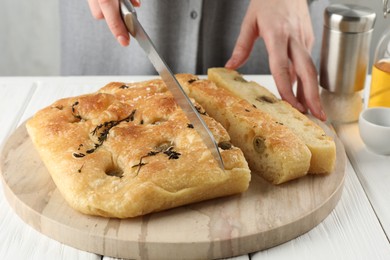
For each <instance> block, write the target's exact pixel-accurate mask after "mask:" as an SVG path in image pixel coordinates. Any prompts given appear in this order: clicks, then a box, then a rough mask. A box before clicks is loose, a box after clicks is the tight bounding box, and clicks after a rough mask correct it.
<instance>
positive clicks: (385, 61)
mask: <svg viewBox="0 0 390 260" xmlns="http://www.w3.org/2000/svg"><path fill="white" fill-rule="evenodd" d="M387 5H388V1H387V0H386V1H384V2H383V11H384V16H385V18H386V15H387V14H389V13H390V9H389V8H388V7H387ZM368 107H390V28H388V29H387V30H386V31H385V32H384V34H383V35H382V37H381V38H380V40H379V42H378V45H377V47H376V50H375V56H374V61H373V66H372V73H371V86H370V95H369V99H368Z"/></svg>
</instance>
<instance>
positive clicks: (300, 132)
mask: <svg viewBox="0 0 390 260" xmlns="http://www.w3.org/2000/svg"><path fill="white" fill-rule="evenodd" d="M208 79H209V80H211V81H213V82H214V83H215V84H217V85H218V86H219V87H221V88H224V89H226V90H228V91H230V92H231V93H232V94H233V95H235V96H237V97H239V98H242V99H245V100H247V101H248V102H249V103H251V104H253V105H254V106H256V109H258V110H260V111H262V112H265V113H267V114H269V115H270V116H271V117H273V118H274V119H275V120H276V121H278V122H279V123H281V124H283V125H285V126H286V127H288V128H289V129H290V130H291V131H292V132H293V133H294V134H295V135H296V136H297V137H298V138H300V139H301V140H302V141H303V142H304V143H305V144H306V146H307V147H308V148H309V150H310V152H311V161H310V168H309V173H312V174H328V173H331V172H332V171H333V169H334V165H335V162H336V145H335V142H334V141H333V139H332V138H331V137H330V136H327V135H326V133H325V132H324V130H323V129H322V128H321V127H320V126H318V125H317V124H315V123H314V122H313V121H312V120H310V119H309V118H308V117H307V116H305V115H304V114H302V113H300V112H299V111H298V110H296V109H295V108H293V107H292V106H291V105H290V104H289V103H287V102H285V101H283V100H280V99H278V98H277V97H276V96H275V95H273V94H272V93H271V92H270V91H269V90H268V89H266V88H265V87H263V86H261V85H259V84H258V83H256V82H253V81H246V80H245V79H244V78H243V77H242V75H240V74H239V73H238V72H237V71H234V70H229V69H226V68H210V69H209V70H208Z"/></svg>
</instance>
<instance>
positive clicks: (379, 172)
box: [0, 76, 390, 260]
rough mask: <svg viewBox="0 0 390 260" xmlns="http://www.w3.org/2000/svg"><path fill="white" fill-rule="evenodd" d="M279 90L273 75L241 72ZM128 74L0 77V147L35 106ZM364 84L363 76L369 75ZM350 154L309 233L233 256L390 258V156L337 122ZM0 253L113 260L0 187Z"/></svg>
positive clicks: (128, 79)
mask: <svg viewBox="0 0 390 260" xmlns="http://www.w3.org/2000/svg"><path fill="white" fill-rule="evenodd" d="M246 78H247V79H250V80H255V81H257V82H259V83H261V84H262V85H265V86H268V87H269V88H270V90H271V91H272V92H274V93H277V90H276V87H275V84H274V82H273V80H272V77H271V76H246ZM143 79H148V77H143V76H137V77H134V76H131V77H113V76H110V77H0V93H1V94H0V147H2V146H3V145H4V143H5V141H6V140H7V137H8V136H9V135H10V134H11V133H12V132H13V131H14V130H15V129H16V128H17V127H18V126H19V125H20V124H21V123H23V122H24V121H25V120H26V119H28V118H29V117H31V116H32V115H33V114H34V113H35V112H36V111H37V110H38V109H40V108H43V107H45V106H47V105H49V104H51V103H52V102H54V101H55V100H57V99H59V98H63V97H68V96H74V95H79V94H82V93H89V92H92V91H95V90H97V89H99V88H100V87H102V86H104V85H105V84H106V83H108V82H110V81H124V82H131V81H139V80H143ZM367 82H368V80H367ZM335 129H336V131H337V134H338V136H339V137H340V139H341V140H342V142H343V143H344V145H345V149H346V152H347V155H348V158H349V160H348V162H347V168H346V179H345V186H344V190H343V194H342V197H341V199H340V201H339V203H338V205H337V206H336V208H335V210H333V211H332V213H331V214H330V215H329V216H328V217H327V218H326V219H325V220H324V221H323V222H322V223H320V224H319V225H318V226H317V227H315V228H314V229H312V230H311V231H309V232H308V233H306V234H304V235H302V236H300V237H298V238H296V239H294V240H291V241H289V242H287V243H284V244H282V245H279V246H277V247H274V248H271V249H268V250H264V251H261V252H257V253H253V254H250V255H243V256H240V257H236V258H234V259H240V260H241V259H242V260H244V259H289V260H292V259H299V260H302V259H390V243H389V240H390V156H380V155H376V154H373V153H371V152H370V151H368V150H367V149H366V148H365V146H364V144H363V143H362V141H361V139H360V136H359V129H358V127H357V124H356V123H353V124H347V125H339V126H336V127H335ZM0 241H1V242H0V259H111V258H109V257H105V256H100V255H96V254H92V253H88V252H84V251H80V250H78V249H75V248H72V247H69V246H67V245H63V244H61V243H59V242H57V241H55V240H52V239H50V238H48V237H46V236H45V235H42V234H41V233H39V232H37V231H36V230H34V229H33V228H31V227H30V226H29V225H27V224H25V223H24V222H23V221H22V220H21V219H20V218H19V217H18V216H17V215H16V214H15V213H14V212H13V210H12V209H11V208H10V206H9V205H8V203H7V201H6V199H5V197H4V193H3V187H2V185H0Z"/></svg>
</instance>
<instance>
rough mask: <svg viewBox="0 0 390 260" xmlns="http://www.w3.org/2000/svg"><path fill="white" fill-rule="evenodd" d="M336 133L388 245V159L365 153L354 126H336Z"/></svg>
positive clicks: (389, 231)
mask: <svg viewBox="0 0 390 260" xmlns="http://www.w3.org/2000/svg"><path fill="white" fill-rule="evenodd" d="M336 130H337V133H338V134H339V136H340V138H341V139H342V140H343V142H344V143H345V144H346V147H347V149H346V152H347V154H348V157H349V159H350V161H351V163H352V165H353V167H354V170H355V172H356V174H357V176H358V177H359V180H360V182H361V184H362V186H363V188H364V190H365V192H366V194H367V196H368V198H369V199H370V202H371V205H372V206H373V208H374V211H375V212H376V214H377V217H378V218H379V221H380V222H381V225H382V227H383V229H384V230H385V232H386V234H387V238H388V240H389V241H390V156H386V155H379V154H375V153H373V152H371V151H370V150H368V149H367V147H366V146H365V144H364V143H363V141H362V139H361V137H360V134H359V127H358V124H357V123H355V124H345V125H338V126H337V127H336Z"/></svg>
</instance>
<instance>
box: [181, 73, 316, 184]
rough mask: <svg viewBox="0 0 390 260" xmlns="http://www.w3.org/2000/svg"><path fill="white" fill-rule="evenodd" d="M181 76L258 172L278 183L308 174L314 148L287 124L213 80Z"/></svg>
mask: <svg viewBox="0 0 390 260" xmlns="http://www.w3.org/2000/svg"><path fill="white" fill-rule="evenodd" d="M177 78H178V80H179V81H180V83H181V84H182V85H183V86H185V90H186V91H187V93H188V95H189V96H190V97H192V98H194V99H195V100H196V101H197V102H198V103H199V104H201V105H202V107H203V108H205V110H206V111H207V113H208V114H209V115H210V116H212V117H213V118H215V119H216V120H217V121H218V122H220V123H221V124H222V125H223V126H224V128H225V129H226V130H227V131H228V132H229V135H230V137H231V139H232V143H233V144H234V145H235V146H237V147H240V148H241V150H242V151H243V152H244V154H245V158H246V159H247V161H248V163H249V166H250V168H251V169H252V170H253V171H254V172H256V173H259V174H260V175H261V176H262V177H264V178H265V179H266V180H268V181H270V182H272V183H274V184H280V183H283V182H286V181H289V180H292V179H296V178H298V177H301V176H304V175H306V174H307V171H308V169H309V166H310V158H311V154H310V151H309V149H308V148H307V147H306V145H305V144H304V143H303V142H302V141H301V140H300V139H298V138H296V136H295V135H294V134H293V133H292V132H291V131H290V130H289V129H288V128H287V127H286V126H284V125H282V124H280V123H279V122H277V121H276V120H275V119H273V118H272V117H271V116H269V115H268V114H267V113H264V112H262V111H260V110H258V109H256V108H255V107H253V106H252V104H250V103H248V102H247V101H246V100H244V99H241V98H239V97H236V96H234V95H232V94H231V93H230V92H229V91H227V90H225V89H223V88H219V87H217V86H216V85H215V84H214V83H213V82H211V81H209V80H198V79H197V78H194V77H193V75H190V74H181V75H178V77H177Z"/></svg>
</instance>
